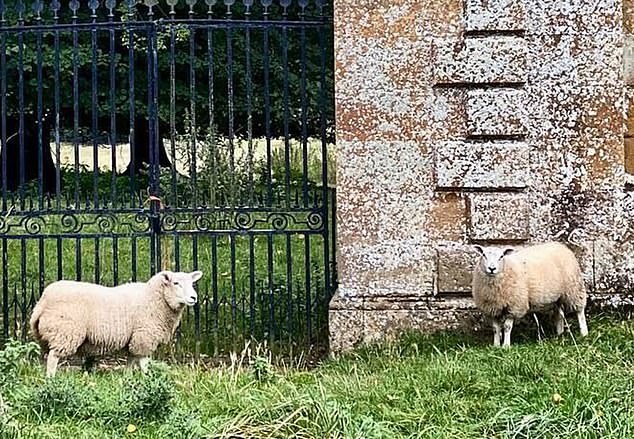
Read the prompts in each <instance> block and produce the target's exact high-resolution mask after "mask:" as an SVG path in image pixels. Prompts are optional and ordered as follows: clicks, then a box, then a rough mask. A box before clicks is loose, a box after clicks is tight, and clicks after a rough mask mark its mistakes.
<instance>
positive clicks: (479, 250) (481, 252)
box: [473, 245, 484, 256]
mask: <svg viewBox="0 0 634 439" xmlns="http://www.w3.org/2000/svg"><path fill="white" fill-rule="evenodd" d="M473 248H474V249H475V251H477V252H478V253H480V254H481V255H482V256H484V250H483V249H482V247H480V246H479V245H474V246H473Z"/></svg>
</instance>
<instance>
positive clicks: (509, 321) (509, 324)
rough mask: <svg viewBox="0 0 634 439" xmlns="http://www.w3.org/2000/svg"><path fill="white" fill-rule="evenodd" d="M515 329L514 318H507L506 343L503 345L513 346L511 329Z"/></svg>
mask: <svg viewBox="0 0 634 439" xmlns="http://www.w3.org/2000/svg"><path fill="white" fill-rule="evenodd" d="M512 330H513V319H512V318H510V317H509V318H507V319H505V320H504V343H503V344H502V347H504V348H508V347H509V346H511V331H512Z"/></svg>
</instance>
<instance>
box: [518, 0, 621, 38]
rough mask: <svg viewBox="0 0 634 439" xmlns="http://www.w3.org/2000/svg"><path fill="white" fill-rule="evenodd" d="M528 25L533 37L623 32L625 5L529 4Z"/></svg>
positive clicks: (609, 1) (534, 0) (543, 0)
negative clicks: (609, 31) (623, 7)
mask: <svg viewBox="0 0 634 439" xmlns="http://www.w3.org/2000/svg"><path fill="white" fill-rule="evenodd" d="M525 5H526V25H527V31H528V32H529V33H531V34H563V33H567V34H574V33H578V34H584V35H587V36H588V38H592V36H593V35H595V34H597V33H599V32H601V31H603V30H605V29H615V30H616V29H620V27H621V24H622V22H623V14H622V3H621V2H620V1H615V0H596V1H588V0H566V1H561V0H531V1H526V2H525Z"/></svg>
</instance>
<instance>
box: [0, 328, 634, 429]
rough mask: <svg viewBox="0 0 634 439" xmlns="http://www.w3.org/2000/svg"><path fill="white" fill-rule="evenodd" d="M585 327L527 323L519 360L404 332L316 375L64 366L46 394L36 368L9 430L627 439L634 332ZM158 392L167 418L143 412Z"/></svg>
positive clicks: (24, 377)
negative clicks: (575, 333)
mask: <svg viewBox="0 0 634 439" xmlns="http://www.w3.org/2000/svg"><path fill="white" fill-rule="evenodd" d="M589 322H590V325H591V328H590V336H589V337H588V338H587V339H585V340H574V339H573V338H572V337H571V336H570V335H567V336H565V337H562V338H560V339H555V338H548V339H547V340H546V341H544V342H541V343H540V342H537V341H535V340H534V330H532V326H531V325H528V327H529V328H531V329H530V330H529V331H527V332H525V333H524V334H522V333H521V332H520V333H518V334H517V339H516V342H515V344H514V346H512V347H511V349H509V350H501V349H496V348H493V347H491V346H489V345H488V342H489V340H488V337H487V339H486V340H484V339H482V338H478V337H475V336H468V335H457V334H441V335H436V336H429V337H425V336H421V335H407V336H405V337H403V338H402V339H401V340H400V341H399V342H397V343H393V344H389V345H384V346H372V347H366V348H362V349H359V350H357V351H355V352H353V353H352V354H349V355H346V356H343V357H340V358H337V359H330V360H325V361H324V362H323V363H322V364H320V365H318V366H317V367H316V368H314V369H312V370H308V369H305V368H303V367H298V365H297V364H296V365H293V366H288V365H286V366H284V365H281V364H278V365H275V366H272V365H271V364H270V363H269V360H268V359H267V358H268V357H267V355H266V353H265V352H263V351H261V350H260V351H259V352H255V350H253V351H251V353H250V354H244V355H242V356H240V355H237V356H236V357H234V359H233V362H232V363H231V364H228V365H225V366H222V367H216V368H204V367H201V366H193V365H190V366H188V365H175V366H171V368H170V370H169V372H168V373H167V375H166V376H164V377H163V376H162V375H160V374H161V373H165V372H160V373H159V372H157V373H158V375H151V376H149V377H146V378H143V377H141V376H140V375H139V374H138V373H136V374H132V373H130V372H129V371H120V370H102V371H99V372H97V373H94V374H90V375H82V374H81V373H79V372H78V371H76V370H68V369H67V370H64V371H62V372H61V373H60V374H59V376H58V378H57V379H56V380H55V381H54V382H52V383H48V384H45V380H44V378H43V377H42V370H41V368H37V367H34V366H32V365H30V366H26V367H23V368H21V369H20V371H19V373H18V374H17V375H18V377H19V378H17V379H16V380H15V382H12V385H11V386H10V387H5V396H4V399H5V401H6V402H7V404H8V405H9V407H10V409H9V415H5V422H9V423H12V424H6V425H8V426H9V425H13V427H16V428H17V429H19V431H20V432H21V433H19V434H18V433H16V435H15V436H14V437H24V438H27V437H28V438H30V437H37V438H42V437H48V438H63V437H78V438H79V437H94V438H98V437H104V438H105V437H108V438H110V437H137V438H161V437H209V438H212V437H227V438H228V437H234V438H242V437H254V438H267V437H272V438H289V437H297V438H316V439H317V438H630V437H632V436H633V434H634V409H633V408H632V407H634V405H633V404H634V401H633V399H634V379H633V378H634V322H632V321H623V322H621V321H619V320H618V319H616V318H614V317H605V316H604V317H591V318H590V320H589ZM299 366H301V364H300V365H299ZM157 377H158V378H159V379H160V381H161V382H165V381H166V382H169V383H171V384H170V386H171V388H172V389H173V393H170V392H169V389H166V388H165V386H161V385H158V384H157V383H156V381H157ZM16 383H18V384H16ZM9 389H10V390H9ZM42 389H44V390H42ZM34 390H35V393H34ZM130 392H135V393H134V398H131V397H130ZM554 394H559V395H561V398H562V399H561V401H560V402H554V401H553V395H554ZM148 395H158V396H157V397H156V398H154V399H161V398H162V400H164V401H165V404H167V405H168V406H169V407H168V410H164V409H165V407H162V408H161V407H150V406H149V405H144V404H143V403H134V401H135V400H139V401H141V402H143V401H151V400H153V398H150V397H148ZM78 401H81V403H80V404H78ZM157 410H158V411H157ZM161 411H162V412H161ZM128 424H134V426H135V427H136V428H137V431H136V432H134V433H126V428H127V427H128ZM5 431H10V430H9V427H6V430H5ZM5 437H7V436H6V434H5Z"/></svg>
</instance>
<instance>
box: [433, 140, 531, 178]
mask: <svg viewBox="0 0 634 439" xmlns="http://www.w3.org/2000/svg"><path fill="white" fill-rule="evenodd" d="M435 168H436V169H435V170H436V185H437V187H438V188H443V189H454V188H458V189H504V188H524V187H526V186H527V185H528V184H529V175H530V162H529V147H528V145H527V144H526V143H524V142H473V143H472V142H457V141H456V142H445V143H442V144H440V145H438V147H437V148H436V154H435Z"/></svg>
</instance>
